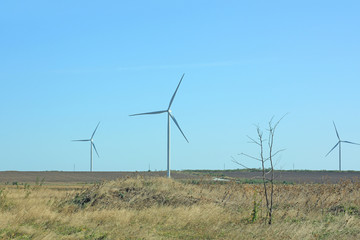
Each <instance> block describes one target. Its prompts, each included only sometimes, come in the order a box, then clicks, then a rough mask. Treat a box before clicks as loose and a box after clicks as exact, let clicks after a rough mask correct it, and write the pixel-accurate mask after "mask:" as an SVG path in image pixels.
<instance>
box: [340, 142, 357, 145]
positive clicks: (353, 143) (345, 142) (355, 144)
mask: <svg viewBox="0 0 360 240" xmlns="http://www.w3.org/2000/svg"><path fill="white" fill-rule="evenodd" d="M342 142H344V143H350V144H355V145H360V144H359V143H354V142H349V141H342Z"/></svg>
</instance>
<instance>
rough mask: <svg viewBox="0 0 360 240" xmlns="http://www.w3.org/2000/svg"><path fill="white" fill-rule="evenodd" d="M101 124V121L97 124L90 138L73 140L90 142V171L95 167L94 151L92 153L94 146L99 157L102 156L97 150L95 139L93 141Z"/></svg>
mask: <svg viewBox="0 0 360 240" xmlns="http://www.w3.org/2000/svg"><path fill="white" fill-rule="evenodd" d="M99 124H100V122H99V123H98V124H97V126H96V128H95V130H94V132H93V134H92V135H91V138H90V139H83V140H72V141H73V142H90V172H92V168H93V153H92V149H93V147H94V149H95V152H96V154H97V155H98V157H100V156H99V154H98V152H97V150H96V147H95V143H94V141H93V138H94V135H95V132H96V130H97V129H98V127H99Z"/></svg>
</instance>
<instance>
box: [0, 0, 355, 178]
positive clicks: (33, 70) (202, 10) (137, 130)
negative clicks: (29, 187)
mask: <svg viewBox="0 0 360 240" xmlns="http://www.w3.org/2000/svg"><path fill="white" fill-rule="evenodd" d="M359 12H360V3H359V2H358V1H341V2H339V1H209V0H207V1H56V2H55V1H1V3H0V32H1V38H0V84H1V87H0V112H1V118H0V126H1V128H2V129H1V134H0V156H1V157H0V159H1V166H0V170H59V171H72V170H73V168H74V164H75V168H76V170H78V171H86V170H88V169H89V145H88V144H87V143H79V142H71V140H72V139H83V138H89V137H90V136H91V134H92V132H93V130H94V128H95V126H96V124H97V123H98V121H101V124H100V126H99V129H98V131H97V133H96V135H95V137H94V141H95V143H96V147H97V149H98V151H99V154H100V158H97V157H94V170H95V171H114V170H116V171H136V170H138V171H143V170H147V169H148V167H149V164H150V167H151V169H152V170H155V169H157V170H165V169H166V121H167V119H166V115H156V116H139V117H133V118H131V117H129V116H128V115H129V114H133V113H138V112H147V111H156V110H162V109H166V107H167V106H168V104H169V101H170V98H171V96H172V94H173V92H174V90H175V88H176V86H177V84H178V81H179V79H180V77H181V75H182V74H183V73H185V77H184V80H183V82H182V85H181V86H180V89H179V91H178V94H177V96H176V98H175V101H174V103H173V106H172V110H173V113H174V115H175V116H176V118H177V120H178V122H179V124H180V126H181V128H182V130H183V131H184V133H185V134H186V136H187V138H188V139H189V141H190V143H187V142H186V141H185V140H184V139H183V137H182V136H181V134H180V132H179V131H178V130H177V129H176V127H175V125H174V124H172V137H171V144H172V153H171V156H172V163H171V165H172V169H176V170H181V169H223V167H224V164H225V167H226V168H229V169H230V168H238V167H240V166H237V165H236V164H234V163H233V162H232V161H231V156H234V157H236V158H237V160H239V161H240V162H242V163H244V164H245V165H247V166H249V167H259V166H258V163H257V162H254V161H252V160H250V159H246V158H244V157H241V156H238V155H237V154H239V153H241V152H245V153H248V154H251V155H256V154H257V153H258V151H257V149H256V147H255V146H254V145H251V144H249V143H248V139H247V137H246V136H247V135H249V136H252V137H256V130H255V128H254V124H259V125H260V126H261V127H262V128H266V127H267V122H268V121H269V120H270V118H271V117H272V116H275V119H278V118H280V117H281V116H283V115H284V114H285V113H289V114H288V115H287V116H286V117H285V118H284V119H283V121H282V122H281V124H280V125H279V127H278V132H277V134H276V136H275V137H276V139H275V141H276V142H275V144H276V145H275V148H276V149H282V148H285V149H286V151H284V152H282V153H281V155H279V157H278V158H277V159H276V160H277V168H280V169H292V168H293V167H295V168H296V169H327V170H336V169H338V156H337V155H338V154H337V153H338V152H337V150H335V151H334V152H333V153H331V154H330V155H329V156H328V157H326V158H325V154H326V153H327V152H328V151H329V150H330V149H331V148H332V147H333V146H334V145H335V144H336V142H337V138H336V134H335V132H334V128H333V125H332V121H333V120H334V121H335V123H336V124H337V127H338V130H339V133H340V136H341V137H342V138H343V139H344V140H348V141H354V142H360V111H359V107H358V104H359V102H360V96H359V89H360V81H359V76H360V45H359V42H360V29H359V26H360V15H359V14H358V13H359ZM342 150H343V155H342V157H343V159H342V160H343V163H342V167H343V169H344V170H360V146H355V145H345V144H344V145H343V147H342Z"/></svg>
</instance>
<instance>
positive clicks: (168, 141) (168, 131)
mask: <svg viewBox="0 0 360 240" xmlns="http://www.w3.org/2000/svg"><path fill="white" fill-rule="evenodd" d="M184 75H185V73H184V74H183V75H182V77H181V79H180V82H179V84H178V86H177V88H176V90H175V92H174V94H173V96H172V98H171V100H170V103H169V107H168V108H167V110H162V111H155V112H147V113H138V114H132V115H129V116H131V117H132V116H139V115H150V114H161V113H167V115H168V123H167V177H168V178H170V118H171V119H172V120H173V121H174V123H175V124H176V126H177V127H178V129H179V130H180V132H181V134H182V135H183V136H184V138H185V140H186V141H187V142H189V141H188V139H187V138H186V137H185V134H184V133H183V131H182V130H181V128H180V126H179V124H178V122H177V121H176V119H175V117H174V115H173V114H172V113H171V110H170V108H171V105H172V103H173V101H174V98H175V95H176V93H177V91H178V89H179V87H180V84H181V81H182V80H183V78H184Z"/></svg>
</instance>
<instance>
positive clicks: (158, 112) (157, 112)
mask: <svg viewBox="0 0 360 240" xmlns="http://www.w3.org/2000/svg"><path fill="white" fill-rule="evenodd" d="M164 112H167V110H163V111H156V112H147V113H137V114H131V115H129V116H130V117H133V116H139V115H148V114H160V113H164Z"/></svg>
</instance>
